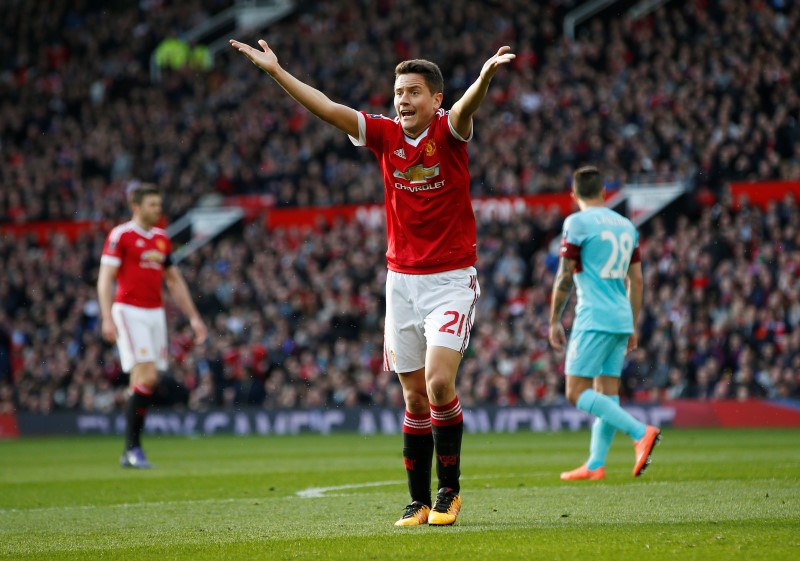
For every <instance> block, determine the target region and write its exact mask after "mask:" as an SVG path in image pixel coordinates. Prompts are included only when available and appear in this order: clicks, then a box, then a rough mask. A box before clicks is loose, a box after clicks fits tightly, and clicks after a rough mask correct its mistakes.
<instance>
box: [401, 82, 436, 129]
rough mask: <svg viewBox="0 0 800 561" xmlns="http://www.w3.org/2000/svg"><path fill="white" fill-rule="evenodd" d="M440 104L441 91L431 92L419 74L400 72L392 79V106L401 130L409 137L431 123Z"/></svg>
mask: <svg viewBox="0 0 800 561" xmlns="http://www.w3.org/2000/svg"><path fill="white" fill-rule="evenodd" d="M441 105H442V94H441V92H439V93H436V94H434V93H431V90H430V88H429V87H428V83H427V82H426V81H425V78H423V77H422V75H421V74H400V76H398V77H397V79H396V80H395V81H394V108H395V110H396V111H397V115H398V116H399V117H400V125H401V126H402V127H403V131H404V132H405V133H406V134H407V135H408V136H410V137H411V138H416V137H417V136H419V135H420V133H422V131H424V130H425V129H426V128H427V127H428V125H430V124H431V121H433V116H434V115H435V114H436V111H437V110H438V109H439V107H440V106H441Z"/></svg>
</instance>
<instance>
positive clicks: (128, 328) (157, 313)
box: [111, 302, 168, 372]
mask: <svg viewBox="0 0 800 561" xmlns="http://www.w3.org/2000/svg"><path fill="white" fill-rule="evenodd" d="M111 317H112V318H113V319H114V325H116V326H117V349H119V361H120V363H121V365H122V370H123V371H124V372H130V371H131V369H133V367H134V366H135V365H136V364H139V363H140V362H155V363H156V369H157V370H162V371H163V370H166V369H167V365H168V364H167V316H166V314H165V313H164V308H139V307H137V306H131V305H129V304H120V303H119V302H115V303H114V304H113V305H112V306H111Z"/></svg>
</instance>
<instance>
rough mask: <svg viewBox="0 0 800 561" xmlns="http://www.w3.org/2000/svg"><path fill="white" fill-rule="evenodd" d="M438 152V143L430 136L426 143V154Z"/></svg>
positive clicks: (430, 154) (431, 154)
mask: <svg viewBox="0 0 800 561" xmlns="http://www.w3.org/2000/svg"><path fill="white" fill-rule="evenodd" d="M435 153H436V143H435V142H434V141H433V139H432V138H429V139H428V141H427V142H426V143H425V155H426V156H428V157H430V156H433V155H434V154H435Z"/></svg>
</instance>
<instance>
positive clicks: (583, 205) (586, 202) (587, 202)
mask: <svg viewBox="0 0 800 561" xmlns="http://www.w3.org/2000/svg"><path fill="white" fill-rule="evenodd" d="M605 206H606V201H605V199H604V198H602V197H597V198H595V199H578V208H580V209H581V210H587V209H590V208H605Z"/></svg>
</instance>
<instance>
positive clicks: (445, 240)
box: [231, 40, 515, 526]
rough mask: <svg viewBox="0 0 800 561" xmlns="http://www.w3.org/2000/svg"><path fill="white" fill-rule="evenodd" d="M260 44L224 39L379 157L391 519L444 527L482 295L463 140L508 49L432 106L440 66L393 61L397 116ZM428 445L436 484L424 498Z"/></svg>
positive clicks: (455, 491)
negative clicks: (327, 87)
mask: <svg viewBox="0 0 800 561" xmlns="http://www.w3.org/2000/svg"><path fill="white" fill-rule="evenodd" d="M258 45H259V46H260V49H259V48H254V47H251V46H249V45H246V44H244V43H240V42H239V41H233V40H232V41H231V46H232V47H233V48H235V49H236V50H238V51H240V52H241V53H242V54H244V55H245V56H246V57H247V58H248V59H249V60H250V61H251V62H253V64H255V65H256V66H258V67H259V68H260V69H261V70H263V71H264V72H266V73H267V74H269V75H270V76H271V77H272V79H273V80H275V82H277V83H278V85H280V86H281V87H282V88H283V89H284V90H286V92H287V93H288V94H289V95H290V96H292V97H293V98H294V99H295V100H296V101H297V102H298V103H300V104H301V105H303V106H304V107H306V108H307V109H308V110H309V111H310V112H311V113H313V114H314V115H316V116H317V117H319V118H320V119H322V120H324V121H326V122H327V123H330V124H331V125H333V126H334V127H336V128H338V129H339V130H341V131H343V132H345V133H346V134H347V135H349V137H350V139H351V141H352V142H353V143H354V144H355V145H357V146H366V147H367V148H369V149H370V150H371V151H372V153H373V154H374V155H375V157H376V158H377V159H378V162H379V163H380V166H381V171H382V173H383V183H384V198H385V202H386V226H387V237H388V249H387V252H386V259H387V262H388V268H389V272H388V276H387V280H386V322H385V344H384V365H385V368H386V369H387V370H392V371H394V372H396V373H397V375H398V377H399V379H400V383H401V385H402V387H403V395H404V398H405V404H406V413H405V421H404V424H403V458H404V461H405V468H406V474H407V478H408V488H409V492H410V494H411V503H410V504H409V505H408V506H407V507H406V509H405V512H404V514H403V516H402V517H401V518H400V519H399V520H398V521H397V522H396V525H398V526H418V525H421V524H425V523H428V524H431V525H450V524H453V523H454V522H455V521H456V518H457V517H458V514H459V511H460V509H461V496H460V473H461V471H460V470H461V467H460V466H461V440H462V434H463V427H464V425H463V416H462V413H461V404H460V403H459V400H458V396H457V395H456V389H455V381H456V374H457V372H458V366H459V364H460V362H461V358H462V356H463V354H464V351H465V349H466V348H467V345H468V344H469V337H470V330H471V329H472V324H473V321H474V319H475V317H474V314H475V304H476V302H477V301H478V297H479V296H480V285H479V284H478V279H477V273H476V270H475V268H474V264H475V261H476V260H477V250H476V226H475V216H474V214H473V211H472V202H471V199H470V175H469V166H468V157H467V142H468V141H469V140H470V139H471V138H472V116H473V115H474V114H475V112H476V111H477V110H478V107H479V106H480V104H481V102H482V101H483V99H484V97H485V96H486V92H487V90H488V88H489V84H490V83H491V80H492V78H493V76H494V75H495V73H496V72H497V70H498V69H499V68H500V67H501V66H503V65H506V64H508V63H510V62H511V61H512V60H513V59H514V57H515V55H514V54H512V53H511V52H510V50H511V49H510V48H509V47H507V46H504V47H501V48H500V49H499V50H498V51H497V53H495V54H494V55H493V56H492V57H491V58H489V60H487V61H486V62H485V63H484V65H483V68H482V69H481V72H480V76H479V77H478V78H477V79H476V80H475V82H474V83H473V84H472V85H471V86H470V87H469V88H468V89H467V90H466V92H465V93H464V95H463V96H462V97H461V99H459V100H458V101H456V102H455V104H453V106H452V107H451V108H450V111H446V110H445V109H443V108H442V100H443V97H444V93H443V90H444V80H443V78H442V73H441V71H440V70H439V67H438V66H437V65H436V64H434V63H433V62H430V61H427V60H419V59H417V60H407V61H404V62H401V63H400V64H398V65H397V67H396V68H395V80H394V108H395V110H396V112H397V116H396V117H395V118H390V117H386V116H383V115H372V114H367V113H365V112H358V111H355V110H354V109H351V108H350V107H347V106H344V105H342V104H339V103H336V102H334V101H332V100H330V99H329V98H328V97H327V96H326V95H325V94H323V93H322V92H320V91H319V90H317V89H315V88H313V87H311V86H309V85H307V84H305V83H303V82H301V81H300V80H298V79H297V78H295V77H294V76H292V75H291V74H290V73H289V72H287V71H286V70H284V69H283V68H282V67H281V66H280V64H279V63H278V59H277V56H276V55H275V53H274V52H273V51H272V49H270V47H269V46H268V45H267V42H266V41H264V40H260V41H258ZM434 452H435V456H436V474H437V478H438V485H437V488H438V492H437V494H436V501H435V502H433V503H432V501H431V470H432V461H433V456H434Z"/></svg>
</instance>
